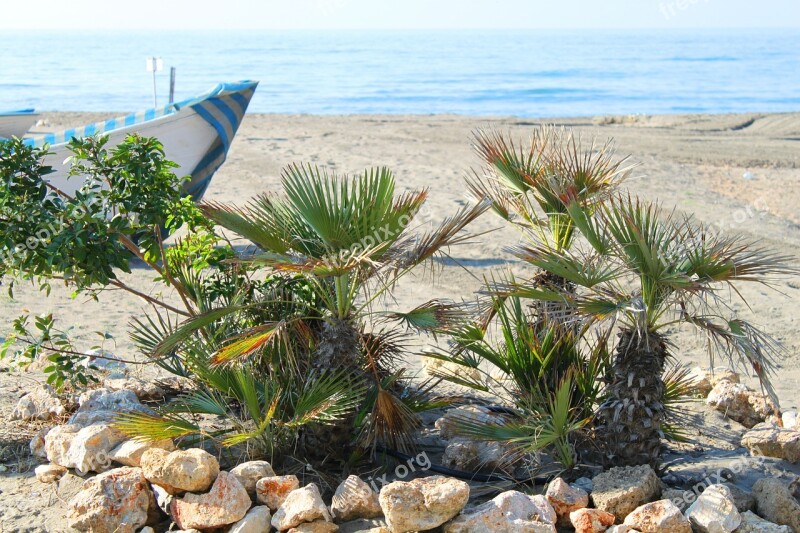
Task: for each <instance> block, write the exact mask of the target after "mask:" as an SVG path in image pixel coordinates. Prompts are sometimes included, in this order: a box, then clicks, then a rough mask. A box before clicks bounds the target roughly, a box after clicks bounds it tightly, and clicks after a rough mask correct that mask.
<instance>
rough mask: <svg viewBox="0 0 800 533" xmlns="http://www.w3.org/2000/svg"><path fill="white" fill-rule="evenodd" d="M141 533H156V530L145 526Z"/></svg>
mask: <svg viewBox="0 0 800 533" xmlns="http://www.w3.org/2000/svg"><path fill="white" fill-rule="evenodd" d="M139 533H156V530H155V529H153V528H152V527H150V526H145V527H143V528H142V529H140V530H139Z"/></svg>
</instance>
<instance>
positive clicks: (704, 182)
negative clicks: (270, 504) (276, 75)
mask: <svg viewBox="0 0 800 533" xmlns="http://www.w3.org/2000/svg"><path fill="white" fill-rule="evenodd" d="M107 116H108V115H106V114H102V115H101V114H89V113H46V114H44V115H43V118H44V119H45V120H46V121H47V126H45V127H40V128H38V129H39V130H42V131H43V130H45V129H47V130H58V129H61V128H63V127H66V126H74V125H76V124H84V123H88V122H91V121H94V120H98V119H101V118H106V117H107ZM539 123H555V124H558V125H564V126H569V127H572V128H575V130H576V131H578V132H580V134H581V135H582V137H583V139H584V142H585V143H588V142H589V141H590V140H591V138H595V139H596V140H597V142H599V143H603V142H605V141H606V140H607V139H609V138H613V139H614V140H615V141H616V146H617V152H618V154H619V155H620V156H623V155H630V162H631V163H633V164H635V165H636V167H635V169H634V171H633V177H632V178H631V179H630V180H629V181H628V183H627V188H628V189H629V190H630V192H632V193H634V194H637V195H640V196H641V197H642V198H645V199H648V200H657V201H659V202H661V203H662V204H663V206H664V207H665V208H668V209H671V208H673V207H674V208H675V209H677V210H678V211H680V212H685V213H686V214H693V215H694V216H695V217H697V218H698V219H699V220H701V221H703V222H705V223H708V224H712V225H714V226H715V227H716V228H717V229H718V230H719V231H722V232H726V233H727V232H732V233H741V234H743V235H744V236H746V237H747V238H749V239H752V240H754V241H758V242H759V243H760V244H762V245H763V246H765V247H769V248H773V249H777V250H779V251H781V252H783V253H785V254H788V255H791V256H794V257H800V212H798V210H797V207H796V206H797V205H800V150H798V148H799V147H800V113H799V114H774V115H764V114H740V115H671V116H625V117H594V118H575V119H535V120H534V119H516V118H488V117H467V116H452V115H431V116H404V115H363V116H309V115H259V114H250V115H247V116H246V117H245V120H244V122H243V124H242V126H241V128H240V129H239V132H238V134H237V137H236V140H235V142H234V143H233V145H232V147H231V149H230V152H229V155H228V160H227V162H226V164H225V165H224V166H223V167H222V168H221V169H220V170H219V171H218V172H217V174H216V176H215V178H214V181H213V182H212V185H211V187H210V188H209V189H208V192H207V194H206V197H205V199H207V200H213V201H218V202H234V203H243V202H246V201H247V200H248V199H249V198H250V197H252V196H254V195H256V194H258V193H261V192H265V191H270V190H276V188H277V187H278V186H279V180H280V178H279V173H280V169H281V167H283V166H284V165H286V164H288V163H291V162H300V161H303V162H311V163H315V164H318V165H324V166H327V167H330V168H332V169H335V170H336V171H337V172H347V173H350V172H357V171H359V170H362V169H364V168H365V167H368V166H377V165H386V166H388V167H390V168H392V169H393V170H394V172H395V175H396V179H397V181H398V183H399V185H400V187H401V188H406V189H418V188H422V187H426V188H428V189H429V190H430V196H429V204H428V206H427V209H426V210H425V212H424V213H423V220H424V222H425V223H428V224H432V223H436V222H438V221H440V220H441V219H442V218H444V217H445V216H447V215H449V214H451V213H453V212H455V211H456V210H457V209H458V208H459V207H460V206H462V205H464V204H465V202H467V201H468V199H467V197H466V196H465V187H464V185H463V183H464V182H463V176H464V175H465V174H466V173H467V172H468V171H469V169H470V168H471V167H475V168H478V166H479V163H478V159H477V157H476V156H475V155H474V154H473V153H472V150H471V146H470V139H471V131H472V130H474V129H476V128H485V127H491V128H498V129H502V130H510V131H511V132H512V133H514V134H515V135H518V136H520V137H525V136H526V135H527V132H528V131H529V130H530V129H531V127H532V126H534V125H535V124H539ZM489 230H494V231H492V232H491V233H488V234H485V235H483V236H481V237H478V238H476V239H475V240H474V242H473V243H471V244H470V245H468V246H463V247H460V248H457V249H453V250H451V259H450V260H448V261H446V262H443V263H442V264H441V269H439V270H438V271H437V272H436V276H435V279H434V281H433V282H431V280H430V278H429V277H419V278H417V279H407V280H405V282H404V283H403V284H402V285H401V286H400V287H399V289H398V290H397V291H396V293H395V294H396V296H397V297H398V302H396V303H392V304H391V305H397V306H400V307H404V308H408V307H410V306H412V305H414V304H418V303H421V302H423V301H425V300H427V299H430V298H432V297H443V298H452V299H456V300H461V299H471V298H473V297H474V296H473V295H474V291H475V290H476V289H478V288H479V286H480V284H481V279H482V278H483V277H484V276H485V275H488V274H490V273H492V272H496V271H498V270H501V269H513V270H514V271H515V272H517V273H520V274H524V273H525V272H526V270H525V269H524V267H522V266H521V265H520V264H519V263H518V262H516V261H515V260H513V258H512V257H511V256H510V255H509V254H508V253H506V252H505V251H504V248H505V247H506V246H508V245H512V244H514V243H515V242H516V241H517V239H518V235H517V234H516V233H515V231H514V230H512V229H509V228H508V227H505V226H504V225H503V223H502V221H500V220H499V219H498V218H496V217H494V216H493V215H492V214H487V215H485V216H484V217H482V218H481V219H479V220H478V221H477V222H476V223H475V224H474V225H473V226H472V231H473V232H475V233H482V232H486V231H489ZM131 276H132V278H133V280H134V281H135V285H136V286H137V287H139V288H141V289H143V290H153V287H154V285H153V284H152V283H150V276H151V275H150V273H149V271H145V270H135V271H134V273H133V274H132V275H131ZM744 295H745V296H746V297H747V298H748V300H749V303H750V307H751V308H750V309H746V308H745V307H744V306H742V305H739V304H737V307H736V308H735V309H736V310H737V311H742V312H743V314H744V316H745V317H746V318H748V319H750V320H752V321H754V322H755V323H757V324H759V325H761V326H763V327H764V328H765V329H766V330H767V331H768V332H769V333H770V334H772V335H773V336H774V337H776V338H777V339H778V340H780V341H781V342H782V343H783V344H784V346H785V348H786V358H785V359H784V360H783V361H782V362H781V363H780V367H779V368H778V369H777V371H776V374H775V379H774V385H775V389H776V391H777V393H778V396H779V398H780V400H781V406H782V407H783V408H784V409H796V408H797V407H798V406H800V401H799V400H798V396H797V392H796V391H797V389H798V384H800V327H798V326H800V324H798V319H797V317H798V316H800V279H795V280H780V281H778V282H776V283H775V285H774V287H773V288H772V289H770V288H767V287H762V286H750V287H746V288H745V291H744ZM143 308H144V306H143V304H142V302H141V301H138V300H137V299H135V298H134V297H132V296H129V295H127V294H120V293H118V292H114V293H106V294H103V295H101V297H100V301H99V302H93V301H88V300H86V299H85V298H79V299H78V300H77V301H75V300H72V299H71V298H70V297H69V293H68V291H66V290H63V289H62V288H58V287H54V290H53V293H52V295H51V296H50V297H49V298H45V296H44V294H43V293H40V292H39V291H38V290H37V289H35V288H33V287H31V286H18V287H17V288H16V289H15V298H14V299H13V300H12V299H10V298H9V297H8V296H7V295H6V293H5V291H3V293H2V297H0V315H1V316H2V317H3V318H2V320H1V321H0V326H1V327H2V328H3V330H8V329H9V327H10V324H11V320H12V319H13V318H14V317H16V316H18V315H19V314H21V313H23V312H30V313H33V314H39V313H44V312H52V313H53V314H54V315H55V316H56V317H57V318H58V319H59V321H60V322H61V323H62V326H65V327H66V326H75V327H76V329H77V331H78V332H80V333H79V338H81V339H82V341H84V342H85V343H86V348H87V349H88V348H89V347H90V346H92V345H93V344H95V343H96V341H95V339H96V336H95V335H94V333H93V332H95V331H109V332H111V333H112V334H113V335H114V337H115V338H116V347H109V349H111V350H112V351H115V352H116V353H118V354H119V355H120V356H124V357H126V358H129V357H133V356H134V355H135V354H134V353H133V347H132V345H131V343H130V342H129V341H128V340H127V338H126V325H127V323H128V321H129V320H130V319H131V317H133V316H136V315H137V314H138V313H141V312H142V311H143ZM675 340H676V344H677V345H678V346H679V347H680V350H679V353H676V354H675V355H676V356H677V357H678V358H679V359H680V360H681V361H684V362H686V363H690V364H699V365H702V366H707V365H708V356H707V353H706V348H705V340H704V339H703V338H701V337H699V336H697V335H696V334H694V333H690V332H688V331H687V332H683V331H681V332H678V334H677V335H676V337H675ZM408 364H409V367H411V368H415V369H419V368H420V367H421V363H420V361H419V360H413V361H408ZM717 364H725V362H724V361H717ZM0 376H2V377H0V389H1V390H2V394H0V402H1V403H2V405H1V406H0V407H1V408H2V409H1V410H2V413H3V417H4V418H5V417H6V416H7V414H8V413H9V412H10V410H11V409H12V408H13V405H14V404H15V403H16V401H17V399H18V398H19V397H20V396H21V395H22V394H24V392H26V390H25V389H27V388H29V384H28V383H27V378H23V379H19V378H16V377H14V376H13V375H10V374H7V373H4V374H0ZM37 376H38V377H37V378H36V379H41V377H40V375H37ZM750 383H751V384H754V381H753V380H752V379H751V381H750ZM20 483H22V485H20V484H19V483H17V484H16V485H14V486H12V485H13V484H7V485H6V486H5V487H4V488H3V489H2V490H3V491H4V492H5V493H7V494H8V496H9V497H12V498H18V499H21V500H23V499H30V496H29V495H30V492H31V491H32V490H38V491H39V492H42V491H44V490H47V491H49V490H50V489H49V488H48V489H41V488H37V486H36V485H35V484H36V481H35V480H33V481H31V480H27V481H22V482H20ZM29 483H33V485H28V484H29ZM26 486H27V488H26ZM37 494H38V492H37ZM5 497H6V496H3V498H5ZM41 498H42V501H40V502H39V503H40V504H41V505H47V501H48V500H47V498H53V497H52V496H47V495H45V494H44V493H43V492H42V495H41ZM31 501H38V500H35V499H34V500H31ZM50 501H54V500H50ZM25 505H27V503H26V504H25ZM25 512H26V511H25V510H24V509H23V510H20V511H19V513H20V516H24V514H25ZM54 520H55V518H54ZM56 523H57V522H56Z"/></svg>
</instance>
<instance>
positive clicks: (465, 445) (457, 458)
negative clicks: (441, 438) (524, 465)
mask: <svg viewBox="0 0 800 533" xmlns="http://www.w3.org/2000/svg"><path fill="white" fill-rule="evenodd" d="M512 456H513V448H511V447H510V446H507V445H505V444H503V443H501V442H491V441H476V440H470V439H467V438H464V437H455V438H453V439H452V440H451V441H450V442H449V443H448V444H447V447H446V448H445V449H444V455H443V456H442V464H443V465H444V466H446V467H448V468H455V469H456V470H465V471H469V472H472V471H474V470H491V471H497V470H504V469H506V468H507V467H508V466H509V458H510V457H512Z"/></svg>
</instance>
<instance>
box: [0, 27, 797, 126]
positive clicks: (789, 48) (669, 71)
mask: <svg viewBox="0 0 800 533" xmlns="http://www.w3.org/2000/svg"><path fill="white" fill-rule="evenodd" d="M148 56H161V57H162V58H163V59H164V66H165V70H164V71H163V72H160V73H159V74H158V77H157V83H158V90H159V97H160V98H159V103H160V104H161V103H166V94H167V89H168V80H169V74H168V69H169V67H170V66H175V67H177V90H176V98H177V99H183V98H188V97H191V96H195V95H197V94H199V93H202V92H204V91H205V90H207V89H209V88H211V87H212V86H214V85H215V84H216V83H217V82H220V81H234V80H240V79H255V80H260V81H261V85H260V87H259V90H258V91H257V93H256V96H255V98H254V99H253V101H252V103H251V107H250V110H251V111H254V112H266V113H419V114H427V113H459V114H468V115H516V116H522V117H556V116H586V115H598V114H629V113H648V114H650V113H693V112H702V113H726V112H745V111H765V112H766V111H772V112H777V111H798V110H800V30H725V31H720V30H707V31H697V30H692V31H690V30H681V31H664V30H660V31H655V30H654V31H644V30H641V31H639V30H637V31H597V30H569V31H567V30H564V31H560V30H559V31H556V30H549V31H516V30H515V31H499V30H492V31H479V30H470V31H388V32H387V31H327V32H317V31H291V32H288V31H237V32H232V31H214V32H200V31H196V32H191V31H182V32H144V31H138V32H137V31H110V30H109V31H80V32H77V31H75V32H40V31H37V32H22V31H10V32H9V31H4V32H2V33H0V109H14V108H23V107H36V108H37V109H40V110H59V111H133V110H137V109H143V108H147V107H150V106H151V104H152V78H151V76H150V74H149V73H148V72H146V70H145V58H146V57H148Z"/></svg>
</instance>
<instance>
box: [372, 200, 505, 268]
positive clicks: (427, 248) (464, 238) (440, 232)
mask: <svg viewBox="0 0 800 533" xmlns="http://www.w3.org/2000/svg"><path fill="white" fill-rule="evenodd" d="M489 207H490V202H489V201H488V200H484V201H482V202H479V203H478V204H475V205H472V206H465V207H463V208H462V209H460V210H459V211H458V212H457V213H456V214H455V215H452V216H449V217H447V218H445V219H444V220H443V221H442V223H441V224H439V226H438V227H437V228H436V229H434V230H432V231H430V232H427V233H425V234H423V235H420V236H414V237H409V238H406V239H403V240H401V241H400V242H398V243H397V244H396V245H395V246H394V247H393V248H394V249H393V251H391V252H389V253H388V254H387V256H390V257H391V263H392V265H393V266H394V268H395V269H396V270H397V271H398V272H403V271H407V270H409V269H411V268H413V267H414V266H417V265H419V264H421V263H424V262H425V261H428V260H429V259H431V258H432V257H434V256H436V255H437V254H439V253H443V252H442V250H443V249H445V248H448V247H450V246H456V245H460V244H466V243H468V242H469V240H470V239H472V238H474V237H475V236H474V235H471V234H462V231H463V230H464V228H466V226H467V225H468V224H470V223H471V222H473V221H474V220H475V219H476V218H478V217H479V216H481V215H482V214H483V213H485V212H486V210H487V209H489Z"/></svg>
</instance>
